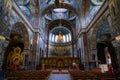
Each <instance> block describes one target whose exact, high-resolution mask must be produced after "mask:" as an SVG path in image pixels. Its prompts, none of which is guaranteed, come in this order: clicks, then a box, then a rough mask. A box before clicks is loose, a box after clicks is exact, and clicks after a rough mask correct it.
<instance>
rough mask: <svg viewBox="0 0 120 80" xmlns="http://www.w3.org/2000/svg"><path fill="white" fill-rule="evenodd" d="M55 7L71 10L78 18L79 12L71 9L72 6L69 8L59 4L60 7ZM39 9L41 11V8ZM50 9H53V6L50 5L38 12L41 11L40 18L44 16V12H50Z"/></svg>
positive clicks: (73, 8) (67, 5)
mask: <svg viewBox="0 0 120 80" xmlns="http://www.w3.org/2000/svg"><path fill="white" fill-rule="evenodd" d="M56 7H57V8H66V9H70V10H72V11H73V12H74V13H75V14H76V15H77V16H79V11H77V9H76V8H75V7H73V6H71V5H70V4H66V3H64V4H62V3H60V5H59V6H56ZM41 9H43V8H41ZM52 9H54V4H51V5H49V6H47V7H46V8H44V9H43V10H40V11H41V15H42V16H43V15H45V13H46V12H48V11H49V10H52Z"/></svg>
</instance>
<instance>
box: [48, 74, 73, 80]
mask: <svg viewBox="0 0 120 80" xmlns="http://www.w3.org/2000/svg"><path fill="white" fill-rule="evenodd" d="M48 80H71V79H70V74H51V75H50V77H49V79H48Z"/></svg>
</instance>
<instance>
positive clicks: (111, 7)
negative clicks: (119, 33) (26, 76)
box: [109, 0, 117, 19]
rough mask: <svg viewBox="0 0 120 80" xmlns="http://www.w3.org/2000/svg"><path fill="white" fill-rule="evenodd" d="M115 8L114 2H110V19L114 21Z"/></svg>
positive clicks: (112, 0)
mask: <svg viewBox="0 0 120 80" xmlns="http://www.w3.org/2000/svg"><path fill="white" fill-rule="evenodd" d="M115 7H116V4H115V0H111V1H110V4H109V9H110V15H111V18H112V19H115V17H116V11H117V10H116V9H117V8H115Z"/></svg>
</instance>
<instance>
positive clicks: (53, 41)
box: [52, 34, 55, 42]
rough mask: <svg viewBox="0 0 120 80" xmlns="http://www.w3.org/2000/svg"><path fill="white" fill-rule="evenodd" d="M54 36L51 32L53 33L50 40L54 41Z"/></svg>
mask: <svg viewBox="0 0 120 80" xmlns="http://www.w3.org/2000/svg"><path fill="white" fill-rule="evenodd" d="M54 36H55V35H54V34H53V35H52V42H54Z"/></svg>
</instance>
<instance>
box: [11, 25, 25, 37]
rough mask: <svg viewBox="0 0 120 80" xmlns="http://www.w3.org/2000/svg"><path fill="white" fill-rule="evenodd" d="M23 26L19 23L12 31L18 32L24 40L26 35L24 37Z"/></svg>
mask: <svg viewBox="0 0 120 80" xmlns="http://www.w3.org/2000/svg"><path fill="white" fill-rule="evenodd" d="M21 26H22V25H20V24H19V23H18V24H15V25H14V27H13V28H12V31H16V32H17V33H19V34H20V35H21V38H24V37H25V35H24V32H23V29H22V27H21Z"/></svg>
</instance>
